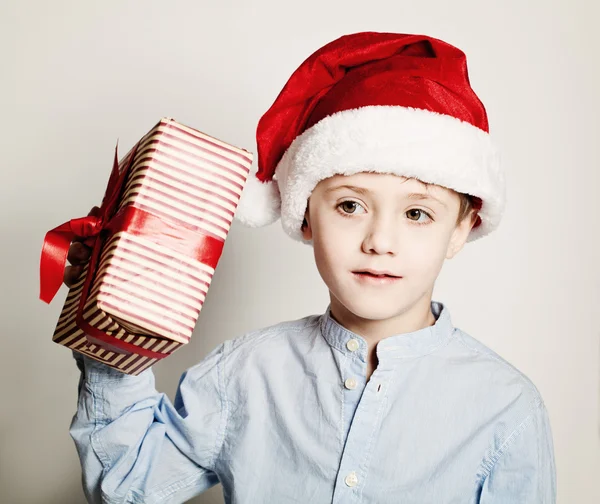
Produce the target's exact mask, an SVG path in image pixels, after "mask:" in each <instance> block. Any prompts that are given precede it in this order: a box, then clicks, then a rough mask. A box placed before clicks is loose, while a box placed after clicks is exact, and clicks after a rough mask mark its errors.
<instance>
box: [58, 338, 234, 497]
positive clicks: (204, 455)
mask: <svg viewBox="0 0 600 504" xmlns="http://www.w3.org/2000/svg"><path fill="white" fill-rule="evenodd" d="M223 352H224V344H221V345H219V346H218V347H217V348H215V349H214V350H213V351H212V352H210V353H209V354H208V355H207V356H206V357H205V358H204V359H203V360H202V362H200V363H199V364H197V365H196V366H193V367H191V368H190V369H188V370H187V371H186V372H184V373H183V374H182V376H181V378H180V380H179V385H178V387H177V392H176V396H175V401H174V403H171V402H170V400H169V398H168V397H167V396H166V395H165V394H163V393H159V392H157V391H156V389H155V384H154V382H155V380H154V374H153V371H152V368H148V369H146V370H144V371H143V372H142V373H140V374H139V375H138V376H132V375H126V374H123V373H121V372H119V371H117V370H115V369H113V368H110V367H109V366H106V365H104V364H102V363H100V362H98V361H95V360H93V359H91V358H89V357H87V356H83V355H81V354H78V353H76V352H73V356H74V357H75V360H76V361H77V365H78V367H79V369H80V370H81V378H80V380H79V385H78V403H77V412H76V414H75V415H74V417H73V420H72V422H71V426H70V431H69V432H70V435H71V437H72V439H73V440H74V442H75V446H76V448H77V453H78V456H79V459H80V462H81V468H82V483H83V489H84V493H85V495H86V498H87V499H88V502H90V503H107V504H116V503H136V504H137V503H142V502H143V503H146V504H153V503H157V502H160V503H180V502H185V501H186V500H188V499H191V498H192V497H193V496H195V495H198V494H200V493H202V492H204V491H205V490H207V489H209V488H210V487H212V486H214V485H215V484H217V483H218V482H219V479H218V477H217V475H216V474H215V472H213V469H214V467H215V462H216V459H217V457H218V454H219V452H220V449H221V446H222V444H223V440H224V436H225V432H226V422H227V411H226V408H225V407H224V405H225V404H226V400H225V397H224V395H223V394H224V386H223V373H222V369H223V365H222V359H223Z"/></svg>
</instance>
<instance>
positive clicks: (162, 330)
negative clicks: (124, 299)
mask: <svg viewBox="0 0 600 504" xmlns="http://www.w3.org/2000/svg"><path fill="white" fill-rule="evenodd" d="M112 299H113V301H114V300H115V298H112ZM98 302H99V304H100V308H101V309H102V310H104V311H105V312H108V311H110V314H111V316H112V317H115V318H121V319H125V320H129V321H134V322H136V324H137V325H139V326H142V327H144V328H145V329H146V330H147V331H152V332H153V333H155V334H158V335H160V336H163V337H165V338H171V339H173V340H175V341H179V342H181V343H187V342H188V341H189V340H190V337H191V334H192V331H193V330H194V327H193V326H192V327H191V328H188V327H185V326H181V325H179V324H176V323H175V322H172V321H170V325H165V324H163V323H161V321H163V320H164V318H163V317H161V316H158V317H153V316H152V314H150V313H148V311H145V312H144V315H145V316H141V315H140V313H139V312H136V311H135V309H128V308H126V307H125V306H124V305H123V304H120V305H117V304H113V303H110V302H107V301H104V300H102V299H100V298H98ZM140 304H141V303H140ZM186 334H187V335H186Z"/></svg>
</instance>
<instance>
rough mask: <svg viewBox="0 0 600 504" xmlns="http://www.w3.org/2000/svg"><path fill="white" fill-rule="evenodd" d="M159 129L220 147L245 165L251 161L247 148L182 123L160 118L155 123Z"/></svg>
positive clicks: (203, 143)
mask: <svg viewBox="0 0 600 504" xmlns="http://www.w3.org/2000/svg"><path fill="white" fill-rule="evenodd" d="M157 127H158V128H159V129H169V130H171V131H172V130H175V131H177V132H180V133H182V134H183V135H185V136H187V137H188V138H191V139H193V141H194V142H196V141H199V142H198V143H200V144H202V145H205V146H208V145H210V146H214V147H215V148H218V149H221V150H222V151H223V152H227V153H228V154H229V155H230V156H231V157H232V158H234V159H237V160H238V161H239V162H240V163H242V164H244V165H246V164H250V163H251V162H252V154H251V153H250V152H248V151H247V150H244V149H240V148H239V147H235V146H234V145H231V144H229V143H226V142H223V141H221V140H219V139H218V138H214V137H212V136H210V135H207V134H206V133H203V132H201V131H198V130H194V129H192V128H189V127H188V126H185V125H183V124H180V123H177V122H175V121H171V120H165V119H163V120H161V121H160V123H159V124H158V125H157Z"/></svg>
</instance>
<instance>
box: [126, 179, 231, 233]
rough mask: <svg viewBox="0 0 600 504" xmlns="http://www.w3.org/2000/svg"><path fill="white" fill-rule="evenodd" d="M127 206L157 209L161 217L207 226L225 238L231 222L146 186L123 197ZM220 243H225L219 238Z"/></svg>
mask: <svg viewBox="0 0 600 504" xmlns="http://www.w3.org/2000/svg"><path fill="white" fill-rule="evenodd" d="M134 202H135V203H134ZM138 203H139V204H138ZM127 204H132V205H133V206H135V207H136V208H140V205H142V204H146V205H148V206H151V207H155V208H157V212H161V213H162V214H163V215H162V216H161V217H163V218H164V217H167V216H168V218H169V219H170V220H176V221H179V222H186V223H189V224H191V225H193V226H195V227H201V225H200V223H202V224H208V225H209V226H210V228H212V229H215V230H217V232H219V233H221V232H222V233H224V234H225V237H226V236H227V232H228V231H229V228H230V227H231V220H229V219H227V218H224V217H223V216H220V215H218V214H216V213H215V212H211V211H210V210H206V209H204V208H202V207H200V206H196V207H189V206H188V205H186V204H184V203H183V202H181V201H177V200H176V199H174V198H172V197H170V196H169V195H165V194H161V192H160V191H156V190H153V189H151V188H149V187H147V186H145V187H144V189H143V190H141V191H140V190H137V191H130V192H128V193H127V194H126V195H125V199H124V205H123V206H125V205H127ZM159 216H160V215H159ZM213 233H214V231H213ZM220 241H225V238H220Z"/></svg>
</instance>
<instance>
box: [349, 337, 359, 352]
mask: <svg viewBox="0 0 600 504" xmlns="http://www.w3.org/2000/svg"><path fill="white" fill-rule="evenodd" d="M359 346H360V344H359V342H358V340H357V339H351V340H349V341H348V343H346V348H347V349H348V350H350V351H351V352H356V351H357V350H358V347H359Z"/></svg>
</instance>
